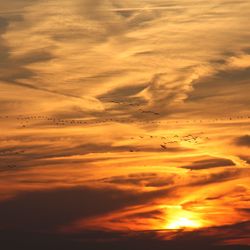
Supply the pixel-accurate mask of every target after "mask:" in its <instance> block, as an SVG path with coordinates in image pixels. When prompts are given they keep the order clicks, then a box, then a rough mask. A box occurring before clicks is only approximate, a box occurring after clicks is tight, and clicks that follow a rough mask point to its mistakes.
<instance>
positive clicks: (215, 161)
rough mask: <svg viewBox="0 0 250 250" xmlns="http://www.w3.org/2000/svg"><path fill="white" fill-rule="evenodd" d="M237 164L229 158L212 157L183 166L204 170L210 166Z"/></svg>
mask: <svg viewBox="0 0 250 250" xmlns="http://www.w3.org/2000/svg"><path fill="white" fill-rule="evenodd" d="M234 165H235V164H234V163H233V162H232V161H231V160H228V159H223V158H211V159H206V160H199V161H195V162H193V164H192V165H187V166H183V167H182V168H186V169H190V170H202V169H209V168H218V167H226V166H234Z"/></svg>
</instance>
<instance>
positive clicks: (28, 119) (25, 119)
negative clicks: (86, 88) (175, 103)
mask: <svg viewBox="0 0 250 250" xmlns="http://www.w3.org/2000/svg"><path fill="white" fill-rule="evenodd" d="M142 112H143V113H145V114H154V115H160V114H159V113H157V112H153V111H145V110H144V111H142ZM13 118H14V119H15V120H16V121H18V127H19V128H26V127H28V126H30V125H34V124H36V125H37V124H39V125H53V126H56V127H65V126H80V125H98V124H107V123H137V124H155V125H157V124H163V125H164V124H171V123H175V124H185V123H186V124H194V123H200V124H201V123H218V122H225V121H238V120H243V119H244V120H245V119H250V116H235V117H224V118H223V117H222V118H214V119H193V120H191V119H190V120H153V119H145V120H142V119H133V118H103V119H97V118H96V119H94V118H93V119H65V118H64V119H62V118H58V117H53V116H45V115H29V116H25V115H18V116H0V119H13Z"/></svg>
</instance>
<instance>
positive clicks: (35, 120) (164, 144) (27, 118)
mask: <svg viewBox="0 0 250 250" xmlns="http://www.w3.org/2000/svg"><path fill="white" fill-rule="evenodd" d="M141 112H142V113H144V114H152V115H160V114H159V113H157V112H153V111H145V110H141ZM248 119H250V116H234V117H224V118H223V117H220V118H214V119H209V120H208V119H203V120H202V119H196V120H191V119H190V120H165V121H164V120H157V119H156V120H154V119H151V120H138V119H132V118H104V119H72V118H71V119H66V118H64V119H62V118H58V117H53V116H47V115H39V114H34V115H17V116H8V115H6V116H0V120H5V121H7V120H9V121H13V120H16V121H17V123H14V126H15V127H17V128H28V127H32V126H53V127H54V126H56V127H67V126H82V125H86V126H87V125H92V126H93V125H99V124H100V125H101V124H108V123H137V124H140V123H142V124H145V123H149V124H155V125H160V124H163V125H164V124H179V125H185V123H187V124H191V123H194V124H195V123H218V122H228V121H229V122H234V121H240V120H248ZM127 139H129V140H132V141H133V140H134V141H136V144H137V145H138V142H139V141H140V140H143V143H144V144H145V143H146V144H151V145H155V143H158V145H159V148H160V149H162V150H164V151H167V150H169V148H171V145H175V144H176V145H177V146H178V145H179V144H180V143H182V142H185V143H191V144H199V143H203V142H204V141H207V140H209V138H208V137H207V136H205V135H204V133H203V132H200V133H198V134H197V133H196V134H188V135H177V134H174V135H168V136H166V135H138V136H134V137H130V138H127ZM0 140H1V138H0ZM148 140H155V141H154V143H152V142H148ZM132 144H133V143H132ZM137 147H138V146H137ZM128 151H129V152H138V151H140V149H138V150H137V149H136V148H131V149H129V150H128ZM23 155H25V151H24V150H12V149H2V150H1V148H0V161H2V163H3V162H6V163H7V162H8V161H5V160H6V159H7V160H8V159H11V158H16V157H17V156H20V157H22V156H23ZM5 166H7V169H15V168H17V165H15V164H6V165H5ZM4 169H6V168H4ZM0 171H4V170H2V169H0Z"/></svg>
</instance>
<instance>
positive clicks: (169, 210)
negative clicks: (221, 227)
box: [164, 205, 204, 230]
mask: <svg viewBox="0 0 250 250" xmlns="http://www.w3.org/2000/svg"><path fill="white" fill-rule="evenodd" d="M166 214H167V216H166V222H167V223H165V225H164V228H165V229H175V230H176V229H186V230H189V229H197V228H201V227H203V226H204V225H203V222H204V221H203V220H202V219H201V218H200V215H199V214H197V213H194V212H192V211H187V210H185V209H183V208H182V206H181V205H177V206H166Z"/></svg>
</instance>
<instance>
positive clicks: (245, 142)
mask: <svg viewBox="0 0 250 250" xmlns="http://www.w3.org/2000/svg"><path fill="white" fill-rule="evenodd" d="M235 143H236V145H238V146H243V147H250V135H243V136H241V137H238V138H236V139H235Z"/></svg>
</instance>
